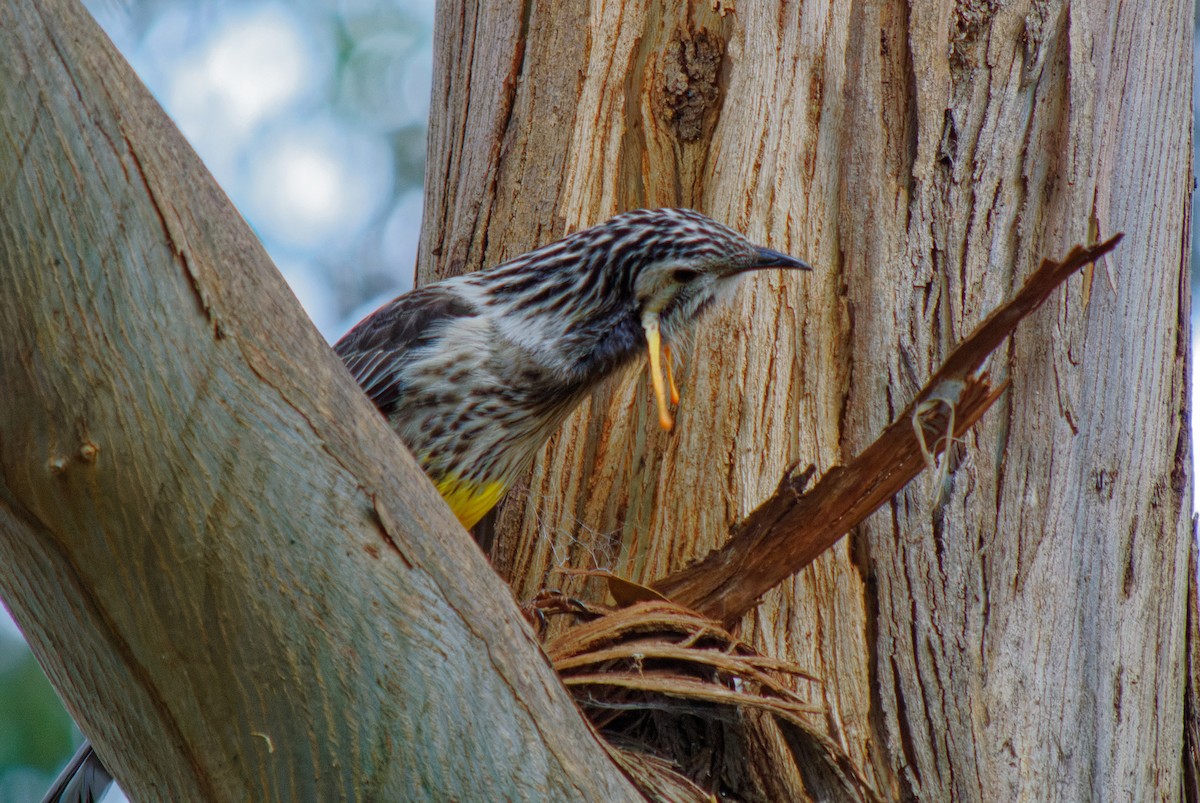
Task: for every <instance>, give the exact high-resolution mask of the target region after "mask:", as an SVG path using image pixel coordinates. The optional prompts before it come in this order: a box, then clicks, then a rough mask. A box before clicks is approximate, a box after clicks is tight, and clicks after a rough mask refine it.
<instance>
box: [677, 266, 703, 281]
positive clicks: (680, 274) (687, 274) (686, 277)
mask: <svg viewBox="0 0 1200 803" xmlns="http://www.w3.org/2000/svg"><path fill="white" fill-rule="evenodd" d="M699 275H700V271H698V270H692V269H691V268H676V269H675V270H674V271H672V272H671V278H672V279H673V280H674V281H675V282H676V283H677V284H687V283H688V282H690V281H691V280H692V279H695V278H696V277H697V276H699Z"/></svg>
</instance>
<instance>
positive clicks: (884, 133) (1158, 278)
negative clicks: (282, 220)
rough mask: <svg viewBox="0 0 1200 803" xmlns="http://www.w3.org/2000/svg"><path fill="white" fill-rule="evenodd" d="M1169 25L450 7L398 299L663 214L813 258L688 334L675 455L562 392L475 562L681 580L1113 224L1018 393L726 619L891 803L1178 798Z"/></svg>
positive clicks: (636, 6)
mask: <svg viewBox="0 0 1200 803" xmlns="http://www.w3.org/2000/svg"><path fill="white" fill-rule="evenodd" d="M1190 8H1191V7H1190V6H1189V5H1188V4H1186V3H1183V2H1170V3H1168V4H1166V5H1165V6H1164V5H1163V4H1161V3H1151V2H1149V0H1141V2H1135V3H1132V4H1129V3H1124V4H1111V3H1104V2H1100V1H1099V0H1093V1H1092V2H1081V3H1072V4H1066V3H1055V2H1033V3H1020V4H1015V5H1007V6H1005V5H999V4H993V3H969V2H964V3H957V4H952V3H947V2H940V3H938V2H918V3H909V4H906V3H902V2H883V3H862V2H854V1H853V0H830V2H825V3H812V2H806V3H785V2H754V3H749V2H716V3H712V4H708V3H704V4H659V3H653V2H650V0H626V1H624V2H623V1H622V0H592V2H584V1H583V0H575V2H566V3H554V4H549V3H537V2H530V3H525V4H495V3H481V2H468V1H467V0H463V2H458V3H447V4H444V5H443V6H441V7H440V13H439V24H438V39H439V41H438V51H437V52H438V65H437V68H436V78H435V83H436V88H435V93H434V101H435V102H434V109H433V119H432V121H431V124H432V130H431V139H430V151H429V169H430V175H431V177H432V178H431V180H430V187H429V189H430V191H429V193H428V195H427V203H426V221H425V235H424V240H423V248H422V256H421V265H420V272H421V275H422V277H424V278H425V279H428V278H432V277H434V276H441V275H446V274H449V273H457V272H461V271H464V270H469V269H473V268H476V267H478V266H480V265H483V264H492V263H495V262H497V261H500V260H502V259H504V258H508V257H511V256H514V255H516V254H517V253H520V252H521V251H524V250H527V249H528V248H530V247H532V246H534V245H537V244H540V243H543V242H546V241H548V240H550V239H552V238H553V237H555V236H557V235H560V234H562V233H563V232H565V231H566V230H568V229H576V228H581V227H583V226H586V225H590V224H592V223H595V222H598V221H600V220H603V219H605V218H606V217H608V216H609V215H611V214H612V213H614V212H617V211H620V210H623V209H626V208H631V207H636V206H664V205H681V206H691V207H695V208H698V209H700V210H701V211H704V212H706V213H708V214H710V215H712V216H714V217H716V218H718V219H721V220H723V221H725V222H727V223H729V224H731V225H733V226H735V227H737V228H739V229H741V230H742V231H744V232H746V233H747V234H748V235H750V236H751V237H752V238H754V239H756V240H758V241H761V242H765V243H767V244H769V245H771V246H772V247H775V248H778V249H780V250H784V251H789V252H791V253H795V254H796V255H798V256H803V257H805V258H806V259H808V260H809V261H810V262H812V263H813V264H815V265H817V266H818V270H817V272H816V273H814V274H813V275H811V276H804V277H792V276H789V277H759V278H756V279H755V280H753V282H747V287H746V288H745V289H744V290H743V291H742V292H741V293H740V295H739V296H738V297H737V299H736V301H735V303H734V304H733V305H732V308H731V309H729V310H728V311H726V312H725V313H723V314H721V315H719V316H717V317H715V318H714V319H713V320H712V321H711V322H710V323H709V324H708V325H707V327H706V328H705V329H704V330H703V332H702V333H701V335H700V336H699V338H698V339H697V343H696V344H695V346H694V347H693V348H692V350H691V352H690V353H689V354H688V355H687V357H686V359H685V365H684V369H683V370H682V371H681V375H682V376H681V378H682V384H683V394H684V395H683V406H682V409H681V410H680V413H679V415H678V418H677V426H676V430H675V432H673V433H671V434H670V435H665V434H663V433H662V432H660V431H659V430H658V429H657V427H655V426H654V423H653V416H652V412H651V410H652V404H651V400H650V396H649V392H648V388H647V384H646V382H645V381H644V378H643V376H641V375H639V374H637V373H636V372H631V373H630V374H629V375H627V376H626V377H624V378H623V379H622V380H621V381H619V382H615V383H613V385H612V386H611V387H610V388H609V389H608V390H607V392H605V393H603V394H601V395H599V396H597V397H596V398H594V399H593V400H592V401H591V402H590V403H589V404H587V405H585V407H584V409H583V410H581V411H580V413H579V414H578V415H577V416H575V417H574V418H573V419H572V421H571V422H570V424H569V425H568V426H567V427H566V428H565V430H564V431H563V432H562V433H561V434H560V435H559V436H558V437H557V438H556V439H555V440H554V441H553V442H552V444H551V445H550V447H549V448H548V449H547V451H546V452H545V454H544V456H543V457H542V459H540V460H539V462H538V464H537V465H536V466H535V468H534V470H533V472H532V474H531V475H530V478H529V480H528V483H527V485H526V487H525V488H524V489H523V490H522V491H520V492H518V493H516V494H514V495H513V496H512V497H510V500H509V501H508V503H507V504H506V505H505V507H504V509H503V511H502V513H501V514H500V516H499V519H498V521H497V524H496V532H495V546H494V551H493V557H494V560H495V563H496V565H497V567H498V568H500V570H501V571H502V572H503V573H504V574H505V575H506V576H507V577H509V578H510V579H511V580H512V581H513V583H514V586H515V587H516V588H517V589H518V592H519V593H520V594H521V595H522V596H528V595H531V594H532V593H534V592H535V591H537V590H538V589H540V588H541V587H542V586H543V585H546V584H550V585H556V586H561V585H565V586H566V588H567V590H568V592H569V593H571V594H573V595H577V596H585V595H586V594H587V591H586V590H585V588H584V587H583V583H584V582H586V581H585V580H583V579H578V578H572V579H569V580H567V581H566V582H565V583H564V581H563V579H562V577H560V576H556V575H554V574H552V570H553V569H555V568H557V567H563V566H569V567H584V568H593V567H596V566H603V567H606V568H609V569H612V570H613V571H615V572H616V573H618V574H621V575H624V576H627V577H630V578H632V579H634V580H637V581H639V582H642V583H647V584H648V583H650V582H652V581H653V580H654V579H656V578H658V577H662V576H663V575H665V574H667V573H668V572H670V571H672V570H676V569H678V568H680V567H681V566H683V565H684V564H685V563H686V562H687V561H688V560H690V559H692V558H694V557H696V556H699V555H703V554H705V553H707V552H708V551H709V550H711V549H712V548H714V547H716V546H718V545H719V544H720V543H721V541H722V540H723V539H724V537H725V534H726V532H727V529H728V527H729V525H730V524H731V523H732V522H734V521H737V520H739V519H741V518H742V517H744V516H745V515H746V514H747V513H748V512H749V511H750V510H752V509H753V508H754V507H755V506H756V505H757V504H758V503H759V502H760V501H761V500H762V499H764V498H765V497H766V496H767V495H769V494H770V493H771V492H772V491H773V490H774V489H775V487H776V485H777V483H778V482H779V478H780V477H781V476H782V474H783V472H784V470H785V468H786V467H787V466H789V465H791V464H793V463H794V462H802V463H808V462H811V463H814V464H815V465H816V466H817V468H818V470H819V471H822V470H824V469H825V468H827V467H828V466H830V465H832V464H834V463H836V462H843V461H844V460H845V459H846V458H848V457H849V456H851V455H853V454H855V453H856V452H858V451H859V450H861V449H862V448H863V447H864V446H866V444H868V443H870V442H871V441H872V440H873V439H874V438H875V437H876V436H877V435H878V433H879V432H880V431H881V430H882V429H883V427H884V426H885V425H886V424H887V422H888V421H889V420H891V419H892V418H893V417H894V416H895V414H896V413H897V412H898V411H899V410H900V409H902V408H903V407H904V406H905V405H906V404H907V403H908V402H909V401H910V400H911V399H912V398H913V396H914V395H915V393H916V391H917V390H918V388H920V386H921V385H922V383H923V382H924V381H925V380H926V379H927V378H928V375H929V374H930V373H931V372H932V371H933V370H934V368H935V367H936V366H937V365H938V363H939V361H940V359H941V358H942V357H944V356H945V354H946V353H947V351H948V350H949V348H950V346H951V345H952V344H953V343H955V342H956V341H957V340H958V339H959V338H960V337H961V336H962V334H963V333H965V332H967V331H970V329H971V328H972V327H973V326H974V324H975V323H977V322H978V321H980V320H981V319H982V318H983V317H984V316H985V315H986V314H987V313H988V312H989V311H991V310H992V309H993V308H995V307H996V306H997V304H999V302H1000V301H1001V300H1002V299H1003V298H1005V297H1006V296H1008V295H1009V294H1010V293H1011V292H1012V291H1013V290H1014V289H1015V288H1016V287H1018V286H1019V285H1020V283H1021V282H1022V280H1023V278H1024V277H1025V276H1026V275H1028V274H1029V272H1030V271H1031V270H1032V269H1033V268H1034V267H1035V265H1036V264H1037V261H1038V260H1040V259H1041V258H1042V257H1043V256H1046V255H1057V254H1062V253H1066V252H1067V251H1068V250H1069V249H1070V247H1071V246H1072V245H1074V244H1075V243H1081V242H1082V243H1086V242H1093V241H1096V240H1098V239H1103V238H1104V237H1107V236H1109V235H1111V234H1113V233H1115V232H1117V231H1124V232H1125V233H1126V239H1125V240H1124V241H1123V243H1122V246H1121V250H1120V253H1119V255H1117V256H1114V257H1112V258H1110V259H1108V260H1107V261H1106V262H1105V263H1104V264H1102V265H1100V266H1098V267H1097V268H1095V269H1094V270H1091V271H1087V272H1085V274H1084V275H1083V276H1082V277H1080V278H1077V279H1073V280H1071V281H1070V282H1068V284H1067V286H1066V291H1065V292H1064V293H1062V294H1060V295H1059V296H1057V297H1056V298H1054V299H1053V300H1052V301H1051V302H1050V303H1048V304H1047V306H1046V307H1045V308H1044V309H1042V310H1041V311H1040V312H1039V313H1037V314H1036V315H1035V316H1033V317H1032V318H1031V320H1030V322H1029V324H1027V325H1026V326H1025V328H1024V329H1022V330H1021V332H1019V333H1018V335H1017V337H1016V338H1015V340H1014V341H1013V342H1012V343H1011V345H1010V346H1008V347H1007V348H1005V349H1003V350H1002V351H1001V353H999V354H997V355H996V356H995V357H994V358H993V360H992V362H991V364H990V365H989V366H988V368H989V370H990V371H991V373H992V375H993V377H994V378H995V379H996V380H997V381H1009V382H1011V384H1012V391H1011V393H1010V395H1009V396H1008V397H1007V398H1006V399H1005V400H1002V401H1001V403H1000V406H999V408H998V409H996V410H994V411H993V414H992V415H991V416H990V417H989V418H987V419H985V421H984V422H983V424H982V425H980V426H979V427H977V428H976V429H975V430H974V431H973V432H972V433H970V434H969V435H968V436H967V438H966V442H965V446H966V448H965V450H964V452H963V456H962V458H961V459H960V460H958V461H957V462H956V463H954V464H953V465H952V466H951V470H950V472H949V474H948V475H947V477H946V478H945V480H944V483H942V484H939V485H937V486H936V487H935V486H934V482H935V480H934V479H933V478H929V477H927V478H925V479H923V480H921V481H919V482H918V483H917V484H915V485H914V486H913V487H911V488H910V489H909V490H907V491H905V492H904V493H903V494H901V495H900V496H899V497H898V498H897V499H896V500H895V501H894V502H893V503H891V504H890V505H889V506H887V508H886V510H885V511H884V512H881V513H880V514H877V515H876V516H875V517H873V518H872V519H871V520H869V521H868V523H867V524H866V525H865V526H864V527H863V528H861V530H860V532H859V533H858V535H857V536H856V537H855V538H854V539H852V540H851V541H850V542H848V543H844V544H842V545H840V546H838V547H837V548H835V549H834V550H832V551H831V552H830V553H828V554H826V555H825V556H823V557H822V558H820V559H819V560H817V561H816V562H815V563H813V564H812V565H811V566H809V567H808V568H806V569H805V570H804V571H803V572H801V574H800V575H798V576H797V577H796V578H795V579H794V580H793V581H789V582H787V583H784V584H783V586H782V587H780V588H779V589H778V590H777V591H776V592H774V593H772V594H770V595H768V596H767V598H766V600H765V602H764V604H763V605H761V606H759V607H758V608H757V609H755V611H754V612H753V613H752V614H750V615H749V616H748V617H747V618H746V620H745V621H744V622H743V632H744V633H745V634H747V635H748V636H749V637H751V638H752V639H753V640H754V642H755V644H756V646H758V647H759V648H760V649H761V650H763V651H765V652H767V653H768V654H771V655H774V656H777V657H783V658H790V659H794V660H796V661H797V662H799V664H800V665H801V666H802V667H803V668H804V669H805V670H806V671H808V672H810V673H813V674H815V675H817V676H820V677H821V678H822V679H823V681H824V682H823V683H822V684H817V685H813V686H810V687H806V688H804V689H802V690H801V692H802V693H803V694H807V695H809V696H810V697H809V699H811V701H812V702H814V703H816V704H819V706H820V707H821V709H822V711H823V712H824V714H823V716H821V717H819V718H818V719H820V723H819V724H820V725H821V726H822V727H824V728H825V729H826V732H827V733H828V734H830V736H831V737H832V738H833V739H834V740H835V741H837V742H838V743H839V744H841V745H842V746H843V747H844V748H845V749H846V750H847V752H848V753H849V754H850V755H851V756H852V757H854V759H855V760H856V761H857V762H858V763H859V765H860V766H861V767H863V768H864V771H865V772H866V773H867V774H868V776H869V777H870V778H871V779H872V781H873V783H875V784H876V785H877V787H878V789H880V790H881V791H883V792H884V793H886V794H888V795H890V796H894V797H905V796H915V797H917V798H920V799H930V800H944V799H963V800H976V799H996V798H1006V799H1007V798H1015V797H1019V796H1021V795H1025V796H1030V797H1037V798H1045V797H1051V798H1059V799H1107V798H1113V797H1126V796H1128V797H1132V798H1133V799H1143V798H1144V799H1157V798H1162V797H1171V796H1174V795H1176V794H1178V792H1179V790H1180V788H1181V772H1180V764H1181V761H1180V757H1181V755H1182V754H1183V750H1182V748H1183V731H1184V727H1183V726H1184V722H1183V718H1184V705H1183V689H1184V670H1185V626H1186V621H1187V617H1186V612H1187V594H1186V592H1187V587H1188V577H1189V575H1188V571H1187V556H1188V552H1189V549H1190V544H1191V530H1190V527H1189V524H1188V520H1189V515H1190V509H1191V503H1190V500H1191V479H1190V476H1189V469H1190V464H1189V460H1190V457H1189V455H1190V444H1189V442H1188V434H1187V412H1186V408H1187V397H1186V392H1187V383H1186V381H1185V371H1186V361H1187V351H1188V338H1187V311H1188V304H1187V296H1186V294H1187V291H1188V283H1187V281H1186V277H1187V266H1188V261H1189V260H1188V257H1189V254H1188V243H1189V237H1188V224H1189V203H1190V200H1189V198H1190V196H1189V193H1190V187H1191V171H1190V167H1189V165H1190V159H1191V155H1190V154H1191V148H1190V144H1191V137H1190V125H1191V117H1190V98H1191V94H1190V92H1191V49H1190V42H1191V14H1190ZM714 65H716V66H715V67H714ZM693 84H694V85H693ZM714 86H715V88H716V91H715V92H714V91H713V87H714ZM1006 266H1012V267H1011V268H1008V267H1006ZM593 593H600V592H593Z"/></svg>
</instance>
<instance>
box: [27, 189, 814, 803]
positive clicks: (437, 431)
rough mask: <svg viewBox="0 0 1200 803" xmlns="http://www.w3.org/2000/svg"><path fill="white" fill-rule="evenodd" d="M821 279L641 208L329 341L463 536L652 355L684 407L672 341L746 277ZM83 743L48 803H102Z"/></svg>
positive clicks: (408, 302) (736, 240) (95, 761)
mask: <svg viewBox="0 0 1200 803" xmlns="http://www.w3.org/2000/svg"><path fill="white" fill-rule="evenodd" d="M765 269H784V270H789V269H790V270H812V267H811V266H810V265H809V264H808V263H807V262H805V261H804V260H801V259H797V258H795V257H792V256H788V255H787V254H784V253H781V252H779V251H775V250H772V249H770V248H765V247H762V246H757V245H754V244H752V243H751V242H750V241H749V240H748V239H746V238H745V237H744V236H742V235H741V234H739V233H738V232H736V231H734V230H733V229H731V228H729V227H728V226H725V225H723V224H721V223H718V222H717V221H715V220H713V219H711V218H709V217H707V216H705V215H703V214H701V213H699V212H696V211H693V210H690V209H638V210H634V211H631V212H626V213H624V214H620V215H617V216H616V217H613V218H611V219H609V220H607V221H605V222H603V223H600V224H599V225H596V226H592V227H591V228H586V229H582V230H580V231H577V232H575V233H573V234H570V235H568V236H566V237H564V238H562V239H560V240H558V241H556V242H552V243H550V244H548V245H544V246H542V247H541V248H538V249H536V250H534V251H530V252H529V253H527V254H523V255H521V256H518V257H516V258H515V259H511V260H509V261H507V262H502V263H500V264H497V265H495V266H492V267H489V268H485V269H483V270H480V271H476V272H474V273H469V274H466V275H463V276H457V277H454V278H450V279H445V280H442V281H439V282H433V283H431V284H427V285H424V286H422V287H419V288H417V289H415V290H411V291H409V292H407V293H404V294H402V295H400V296H398V297H396V298H395V299H393V300H392V301H390V302H388V303H386V304H384V305H383V306H382V307H380V308H379V309H377V310H375V311H374V312H372V313H371V314H369V315H368V316H367V317H365V318H364V319H363V320H361V321H359V322H358V323H357V324H355V325H354V326H353V327H352V328H351V329H350V331H349V332H347V333H346V335H345V336H343V337H342V338H341V339H340V340H338V341H337V343H336V344H334V347H333V348H334V351H335V352H336V353H337V355H338V356H339V357H341V359H342V361H343V363H344V364H345V365H346V367H347V368H348V369H349V371H350V373H351V375H352V376H353V377H354V379H355V380H356V381H357V382H358V384H359V386H360V387H361V388H362V389H363V391H364V392H365V393H366V395H367V396H368V397H369V398H370V400H371V401H372V402H373V403H374V405H375V407H376V408H377V409H378V410H379V412H380V413H382V414H383V416H384V417H385V418H386V419H387V421H388V423H389V424H390V425H391V427H392V429H393V430H394V431H395V432H396V434H397V435H399V436H400V439H401V440H402V441H403V442H404V443H405V445H406V446H407V447H408V448H409V450H410V451H411V452H412V453H413V454H414V456H415V457H416V458H417V460H418V462H419V463H420V464H421V467H422V469H423V470H424V471H425V473H426V474H427V475H428V476H429V478H430V479H431V480H432V481H433V483H434V485H435V486H436V487H437V490H438V492H439V493H440V494H441V495H442V498H443V499H444V500H445V501H446V503H447V504H448V505H449V507H450V509H451V511H452V512H453V513H454V515H455V516H456V517H457V519H458V521H459V522H460V523H461V524H462V526H463V527H465V528H466V529H468V530H469V529H471V528H472V527H474V526H475V525H476V524H477V523H478V522H479V520H480V519H481V518H482V517H483V516H484V515H486V514H487V512H488V511H489V510H491V509H492V508H493V507H494V506H495V505H496V504H497V503H498V502H499V501H500V499H501V498H502V497H503V496H504V494H505V493H506V491H507V490H508V489H509V487H511V485H512V484H513V482H514V481H515V480H516V479H517V478H518V477H519V476H520V474H521V473H522V472H523V471H524V470H525V469H526V468H527V467H528V466H529V465H530V463H532V461H533V458H534V456H535V455H536V454H537V452H538V451H539V450H540V449H541V447H542V446H543V445H544V444H545V443H546V441H547V440H549V438H550V436H551V435H552V434H554V432H555V431H556V430H557V429H558V427H559V426H560V425H561V424H562V422H563V421H564V420H565V419H566V417H567V416H568V415H569V414H570V413H571V411H572V410H574V409H575V408H576V407H577V406H578V405H579V403H580V402H581V401H582V400H583V399H584V398H585V397H586V396H587V395H588V394H590V393H592V392H593V391H595V390H596V389H597V388H598V387H599V386H600V385H601V384H602V383H603V382H604V381H605V380H606V379H608V378H609V377H612V376H613V375H615V374H616V373H618V372H619V371H621V370H622V369H624V368H626V367H627V366H629V365H631V364H632V363H634V361H635V360H637V359H638V358H640V357H641V356H642V355H643V354H645V355H646V357H647V365H648V367H649V373H650V382H651V386H652V388H653V395H654V401H655V407H656V412H657V419H658V424H659V426H661V427H662V428H663V429H664V430H670V429H671V428H672V427H673V426H674V416H673V415H672V412H671V407H672V405H678V404H679V402H680V396H679V389H678V387H677V386H676V384H675V380H674V374H673V370H672V359H673V356H674V355H673V354H672V352H671V346H672V345H676V346H680V345H683V344H686V342H687V340H688V339H689V337H690V336H691V335H692V334H694V332H695V329H696V324H697V322H698V321H700V320H701V319H702V318H703V316H704V315H705V314H706V313H707V312H708V311H709V310H711V309H712V308H713V307H714V306H716V305H718V304H719V303H720V302H721V301H723V300H724V299H727V298H728V297H729V296H730V295H731V294H732V291H733V290H734V289H735V288H736V287H737V284H738V281H739V280H740V279H741V278H742V277H743V276H745V275H746V274H747V273H750V272H753V271H758V270H765ZM109 783H111V775H109V774H108V772H107V770H105V769H104V767H103V764H102V762H101V761H100V759H99V757H98V756H97V755H96V754H95V752H94V751H93V750H92V749H91V746H90V744H88V743H87V742H85V743H84V745H83V746H82V747H81V748H80V749H79V751H78V752H77V753H76V755H75V757H74V758H73V759H72V761H71V762H70V763H69V764H68V766H67V767H66V768H65V769H64V770H63V772H62V773H61V774H60V776H59V779H58V780H57V781H56V782H55V785H54V787H53V788H52V789H51V791H50V792H49V793H48V794H47V796H46V797H45V798H44V800H43V803H64V802H65V801H70V802H71V803H75V802H76V801H94V800H98V799H99V798H100V797H101V796H102V795H103V794H104V791H105V789H106V788H107V786H108V784H109Z"/></svg>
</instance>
